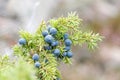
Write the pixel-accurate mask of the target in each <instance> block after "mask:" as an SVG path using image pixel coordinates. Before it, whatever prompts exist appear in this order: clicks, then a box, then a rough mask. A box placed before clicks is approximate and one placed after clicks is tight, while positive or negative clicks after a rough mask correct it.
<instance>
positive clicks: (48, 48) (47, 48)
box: [44, 46, 52, 50]
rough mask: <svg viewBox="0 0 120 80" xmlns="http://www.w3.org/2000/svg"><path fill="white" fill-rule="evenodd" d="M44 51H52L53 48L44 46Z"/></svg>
mask: <svg viewBox="0 0 120 80" xmlns="http://www.w3.org/2000/svg"><path fill="white" fill-rule="evenodd" d="M44 49H45V50H51V49H52V47H51V46H44Z"/></svg>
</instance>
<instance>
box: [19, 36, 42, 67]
mask: <svg viewBox="0 0 120 80" xmlns="http://www.w3.org/2000/svg"><path fill="white" fill-rule="evenodd" d="M26 42H27V41H26V39H24V38H21V39H19V44H20V45H25V44H26ZM32 59H33V60H34V62H35V67H37V68H39V67H40V63H39V55H38V54H37V53H35V54H34V55H33V56H32Z"/></svg>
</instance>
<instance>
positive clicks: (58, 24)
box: [0, 13, 102, 80]
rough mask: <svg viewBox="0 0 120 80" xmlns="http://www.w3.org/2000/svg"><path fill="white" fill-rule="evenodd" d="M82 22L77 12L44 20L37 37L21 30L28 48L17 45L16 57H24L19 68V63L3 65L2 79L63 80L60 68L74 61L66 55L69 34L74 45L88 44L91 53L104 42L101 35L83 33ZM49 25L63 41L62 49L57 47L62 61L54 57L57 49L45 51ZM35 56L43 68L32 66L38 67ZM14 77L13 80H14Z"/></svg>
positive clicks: (61, 41) (60, 46)
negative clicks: (34, 66)
mask: <svg viewBox="0 0 120 80" xmlns="http://www.w3.org/2000/svg"><path fill="white" fill-rule="evenodd" d="M81 23H82V20H81V19H79V17H78V16H77V15H76V14H75V13H70V14H68V16H67V17H60V18H58V19H51V20H49V21H48V22H44V21H42V22H41V24H40V26H39V27H38V29H37V31H36V32H35V33H34V34H31V33H29V32H27V31H24V30H21V31H20V37H21V38H24V39H25V40H26V45H18V44H17V45H15V46H14V47H13V50H14V54H15V55H16V56H18V57H19V58H20V61H19V60H18V61H17V62H18V63H17V65H15V64H16V62H15V64H14V63H11V64H12V65H11V66H9V67H10V68H9V69H8V68H2V67H3V66H4V65H9V63H8V62H7V63H6V62H5V64H4V65H2V66H0V71H1V69H4V70H2V71H1V73H2V74H0V78H1V79H0V80H58V79H57V78H61V75H60V72H59V70H58V68H57V67H58V66H59V64H60V62H61V61H62V62H64V63H68V64H70V63H71V58H68V57H63V53H64V52H65V50H64V48H65V45H64V39H63V35H64V34H65V33H68V34H69V37H70V40H71V41H72V44H73V45H80V46H82V44H84V43H86V44H87V45H88V48H89V49H90V50H93V49H95V47H97V42H99V41H101V39H102V37H101V36H100V35H99V34H95V33H93V32H84V31H82V30H81V28H80V26H81ZM48 25H50V26H52V27H54V28H56V29H57V34H56V35H55V38H56V40H57V41H59V42H60V44H59V46H57V47H56V48H57V49H59V50H60V56H59V58H58V57H55V56H54V55H53V54H52V51H53V50H50V51H47V50H44V48H43V47H44V46H45V45H47V43H46V42H45V41H44V37H43V36H42V31H44V30H46V28H47V26H48ZM71 51H72V50H71ZM35 53H37V54H38V55H39V57H40V59H39V62H40V64H41V66H40V67H39V68H33V67H32V66H33V65H34V61H33V59H32V56H33V55H34V54H35ZM74 55H75V54H74ZM21 57H22V60H21ZM19 58H18V59H19ZM46 60H47V62H46ZM8 61H9V60H8ZM34 71H35V73H34ZM21 72H22V73H23V74H22V73H21ZM4 74H6V75H4ZM12 75H13V78H12V77H10V76H12ZM35 76H36V77H35Z"/></svg>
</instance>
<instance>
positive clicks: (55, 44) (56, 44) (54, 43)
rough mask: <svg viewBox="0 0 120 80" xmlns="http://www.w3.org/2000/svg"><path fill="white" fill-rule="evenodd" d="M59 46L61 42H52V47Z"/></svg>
mask: <svg viewBox="0 0 120 80" xmlns="http://www.w3.org/2000/svg"><path fill="white" fill-rule="evenodd" d="M58 44H59V42H58V41H54V42H52V44H51V46H53V47H54V46H58Z"/></svg>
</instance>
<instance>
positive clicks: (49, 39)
mask: <svg viewBox="0 0 120 80" xmlns="http://www.w3.org/2000/svg"><path fill="white" fill-rule="evenodd" d="M53 40H54V38H53V37H52V36H51V35H47V36H45V41H46V42H47V43H52V42H53Z"/></svg>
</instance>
